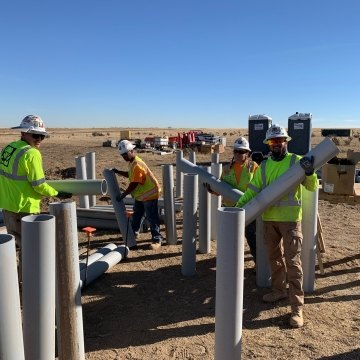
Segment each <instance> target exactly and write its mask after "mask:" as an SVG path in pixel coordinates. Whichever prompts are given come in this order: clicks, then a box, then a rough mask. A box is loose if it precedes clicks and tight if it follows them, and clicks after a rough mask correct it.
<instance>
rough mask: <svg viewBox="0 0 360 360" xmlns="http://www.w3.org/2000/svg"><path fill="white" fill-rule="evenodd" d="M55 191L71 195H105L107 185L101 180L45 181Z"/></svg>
mask: <svg viewBox="0 0 360 360" xmlns="http://www.w3.org/2000/svg"><path fill="white" fill-rule="evenodd" d="M46 182H47V183H48V184H49V185H51V186H52V187H53V188H54V189H55V190H57V191H65V192H69V193H71V194H73V195H78V196H81V195H106V193H107V184H106V181H105V180H104V179H102V180H70V179H68V180H46Z"/></svg>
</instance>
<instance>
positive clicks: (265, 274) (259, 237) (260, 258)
mask: <svg viewBox="0 0 360 360" xmlns="http://www.w3.org/2000/svg"><path fill="white" fill-rule="evenodd" d="M265 241H266V240H265V238H264V222H263V220H262V218H261V216H259V217H257V218H256V285H257V286H258V287H263V288H270V287H271V267H270V262H269V259H268V256H267V248H266V245H265Z"/></svg>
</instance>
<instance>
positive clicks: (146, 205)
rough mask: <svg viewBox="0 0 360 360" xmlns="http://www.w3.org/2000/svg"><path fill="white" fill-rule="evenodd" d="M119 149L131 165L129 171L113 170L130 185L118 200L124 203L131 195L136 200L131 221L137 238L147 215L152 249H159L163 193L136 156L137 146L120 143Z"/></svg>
mask: <svg viewBox="0 0 360 360" xmlns="http://www.w3.org/2000/svg"><path fill="white" fill-rule="evenodd" d="M118 149H119V152H120V155H121V156H122V157H123V159H124V160H125V161H127V162H128V163H129V171H128V172H126V171H121V170H118V169H116V168H113V169H112V170H113V171H114V173H115V174H118V175H122V176H125V177H128V178H129V181H130V183H129V185H128V187H127V188H126V189H125V190H124V191H123V193H122V194H121V195H120V196H119V197H118V198H117V199H116V200H117V201H122V200H123V199H124V197H125V196H127V195H129V194H131V196H132V197H133V198H134V199H135V204H134V213H133V216H132V221H131V226H132V229H133V231H134V233H135V236H137V234H138V233H139V231H140V226H141V221H142V218H143V216H144V215H145V216H146V218H147V220H148V221H149V223H150V231H151V236H152V243H151V244H150V249H152V250H156V249H159V248H160V247H161V243H162V240H163V239H162V236H161V234H160V218H159V209H158V199H159V196H160V191H161V189H160V185H159V182H158V180H157V179H156V177H155V175H154V174H153V173H152V171H151V170H150V169H149V168H148V166H147V165H146V164H145V162H144V161H143V160H142V159H141V158H140V157H139V156H137V155H136V154H135V150H134V149H135V146H134V145H133V144H132V143H131V141H129V140H122V141H120V142H119V146H118Z"/></svg>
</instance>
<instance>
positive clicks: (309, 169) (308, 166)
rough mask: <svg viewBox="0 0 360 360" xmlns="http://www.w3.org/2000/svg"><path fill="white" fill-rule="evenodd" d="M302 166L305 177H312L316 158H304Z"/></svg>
mask: <svg viewBox="0 0 360 360" xmlns="http://www.w3.org/2000/svg"><path fill="white" fill-rule="evenodd" d="M299 162H300V166H301V167H302V168H303V169H304V171H305V175H306V176H310V175H312V174H313V173H314V157H313V156H311V157H308V156H304V157H303V158H301V159H300V161H299Z"/></svg>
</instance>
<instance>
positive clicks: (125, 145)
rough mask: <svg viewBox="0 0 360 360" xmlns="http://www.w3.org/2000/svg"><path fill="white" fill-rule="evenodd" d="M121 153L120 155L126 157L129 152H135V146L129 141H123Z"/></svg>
mask: <svg viewBox="0 0 360 360" xmlns="http://www.w3.org/2000/svg"><path fill="white" fill-rule="evenodd" d="M118 148H119V151H120V155H124V154H126V153H127V152H129V151H131V150H134V149H135V145H133V144H132V143H131V142H130V141H129V140H121V141H120V142H119V147H118Z"/></svg>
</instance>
